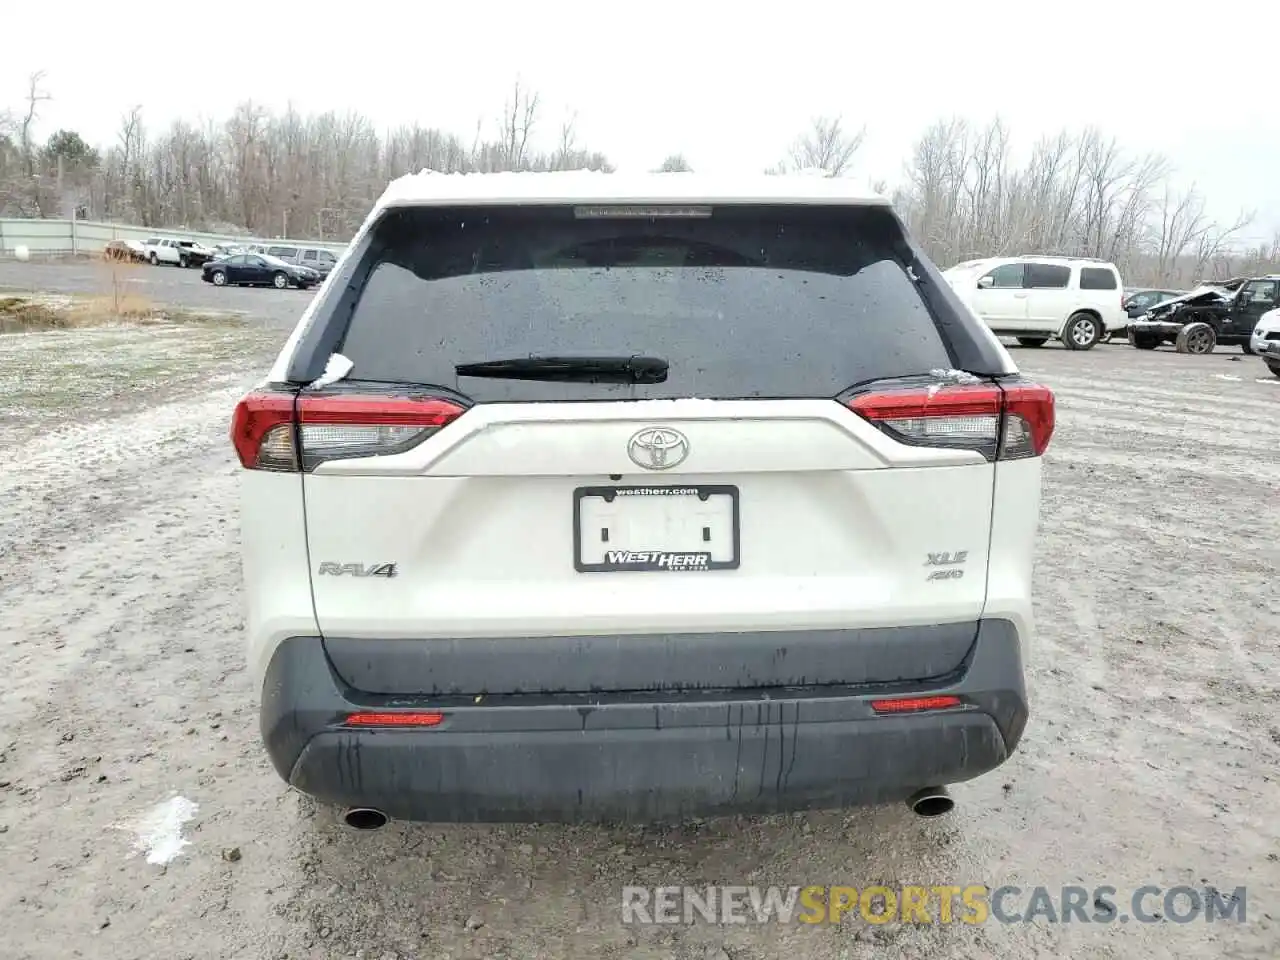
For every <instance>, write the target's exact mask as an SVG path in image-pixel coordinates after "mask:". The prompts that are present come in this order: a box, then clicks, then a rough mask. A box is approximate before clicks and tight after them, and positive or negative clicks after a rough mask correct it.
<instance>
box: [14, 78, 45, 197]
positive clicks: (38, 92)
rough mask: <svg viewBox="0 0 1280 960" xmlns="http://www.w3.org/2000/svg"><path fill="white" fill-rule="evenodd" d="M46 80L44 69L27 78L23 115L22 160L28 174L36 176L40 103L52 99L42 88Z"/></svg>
mask: <svg viewBox="0 0 1280 960" xmlns="http://www.w3.org/2000/svg"><path fill="white" fill-rule="evenodd" d="M43 81H44V71H43V70H37V71H36V72H35V73H33V74H31V76H29V77H28V78H27V110H26V113H25V114H24V115H23V117H22V125H21V134H20V136H21V143H22V160H23V163H25V164H26V167H27V176H28V177H34V176H35V174H36V166H35V154H36V151H35V146H34V144H33V142H32V135H33V133H34V124H35V122H36V118H37V117H38V116H39V111H40V104H42V103H45V102H47V101H49V100H52V99H53V97H52V96H50V94H49V93H48V92H46V91H44V90H42V89H41V88H40V84H41V83H42V82H43Z"/></svg>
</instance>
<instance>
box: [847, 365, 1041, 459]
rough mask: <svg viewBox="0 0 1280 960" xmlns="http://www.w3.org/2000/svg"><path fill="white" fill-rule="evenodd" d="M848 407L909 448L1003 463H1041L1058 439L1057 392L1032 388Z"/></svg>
mask: <svg viewBox="0 0 1280 960" xmlns="http://www.w3.org/2000/svg"><path fill="white" fill-rule="evenodd" d="M849 407H850V409H852V410H853V411H854V413H857V414H858V415H859V416H861V417H863V418H865V419H867V420H869V421H871V422H872V423H874V424H875V425H876V426H878V427H880V428H881V429H882V430H884V431H885V432H886V433H888V434H889V435H890V436H893V437H894V438H895V439H898V440H901V441H903V442H905V443H911V444H916V445H918V446H928V447H959V448H962V449H969V450H978V451H981V452H982V453H983V454H984V455H986V456H988V457H990V458H992V459H999V460H1018V459H1022V458H1025V457H1038V456H1040V455H1041V454H1042V453H1044V452H1045V450H1046V449H1048V447H1049V440H1050V438H1051V437H1052V436H1053V427H1054V404H1053V392H1052V391H1051V390H1049V389H1048V388H1047V387H1042V386H1040V385H1038V384H1032V383H1021V382H1019V383H1011V384H1007V385H1001V384H960V385H955V384H953V385H948V386H930V387H913V388H909V389H899V390H888V391H883V392H871V393H865V394H862V395H860V396H857V397H854V398H853V399H852V400H851V401H849Z"/></svg>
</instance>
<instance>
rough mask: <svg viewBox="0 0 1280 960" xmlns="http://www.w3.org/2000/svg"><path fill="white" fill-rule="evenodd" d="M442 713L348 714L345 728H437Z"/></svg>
mask: <svg viewBox="0 0 1280 960" xmlns="http://www.w3.org/2000/svg"><path fill="white" fill-rule="evenodd" d="M443 722H444V714H443V713H434V712H433V713H349V714H347V719H346V720H344V721H343V726H345V727H438V726H440V724H442V723H443Z"/></svg>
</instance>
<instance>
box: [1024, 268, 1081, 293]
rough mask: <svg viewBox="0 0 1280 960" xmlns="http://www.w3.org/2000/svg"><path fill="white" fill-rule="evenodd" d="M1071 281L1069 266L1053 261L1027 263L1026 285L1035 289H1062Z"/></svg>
mask: <svg viewBox="0 0 1280 960" xmlns="http://www.w3.org/2000/svg"><path fill="white" fill-rule="evenodd" d="M1070 282H1071V268H1070V267H1063V266H1059V265H1058V264H1054V263H1028V264H1027V273H1026V286H1028V287H1031V288H1032V289H1036V290H1063V289H1065V288H1066V286H1067V284H1068V283H1070Z"/></svg>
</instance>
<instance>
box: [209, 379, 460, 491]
mask: <svg viewBox="0 0 1280 960" xmlns="http://www.w3.org/2000/svg"><path fill="white" fill-rule="evenodd" d="M464 412H465V409H464V408H463V407H460V406H458V405H457V404H456V403H452V402H450V401H448V400H440V399H435V398H417V397H405V396H372V395H368V394H341V395H329V396H326V395H319V396H304V395H296V396H295V395H294V394H289V393H272V392H255V393H251V394H249V395H248V396H246V397H245V398H244V399H243V400H241V401H240V403H239V404H237V405H236V410H235V414H234V416H233V417H232V420H231V442H232V444H233V445H234V446H235V448H236V454H237V455H238V456H239V458H240V463H241V464H242V465H243V466H244V467H246V468H247V469H249V470H274V471H277V472H284V473H297V472H298V471H299V470H302V471H309V470H314V469H315V468H316V467H317V466H318V465H319V464H321V463H324V462H325V461H327V460H343V459H350V458H352V457H377V456H386V455H387V454H393V453H403V452H404V451H406V450H409V449H412V448H413V447H415V446H417V445H418V444H420V443H421V442H422V441H423V440H425V439H427V437H429V436H431V435H432V434H434V433H435V432H436V431H437V430H439V429H440V428H441V427H443V426H445V425H446V424H448V423H450V422H451V421H453V420H456V419H457V418H458V417H460V416H461V415H462V414H463V413H464Z"/></svg>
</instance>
